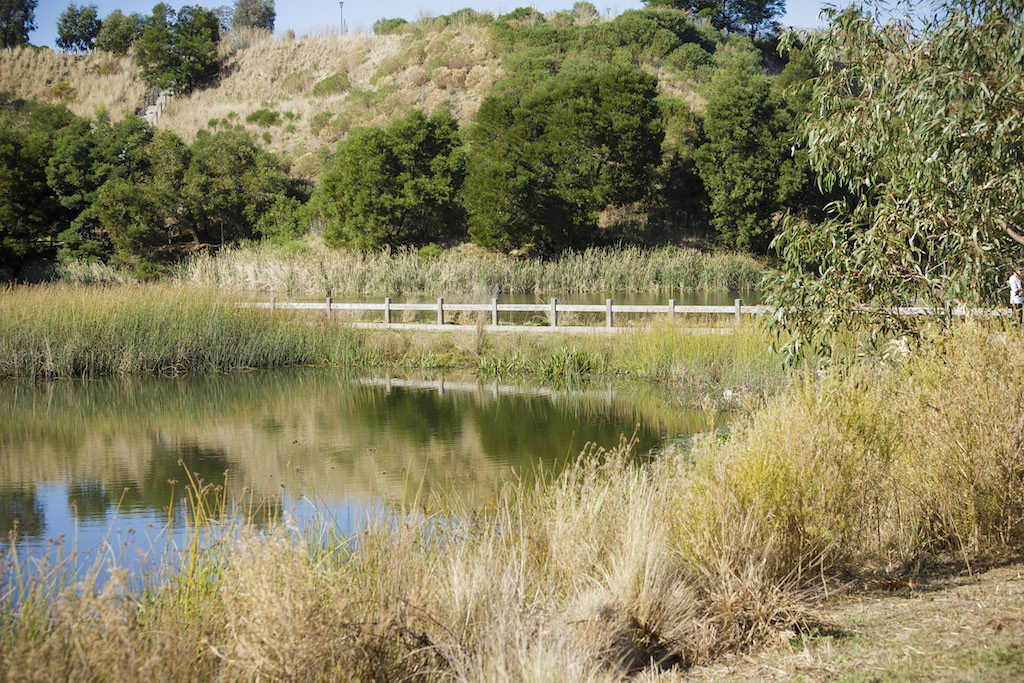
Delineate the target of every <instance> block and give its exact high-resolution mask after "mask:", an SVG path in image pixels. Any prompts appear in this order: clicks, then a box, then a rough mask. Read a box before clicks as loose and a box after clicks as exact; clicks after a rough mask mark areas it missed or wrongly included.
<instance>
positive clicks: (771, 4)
mask: <svg viewBox="0 0 1024 683" xmlns="http://www.w3.org/2000/svg"><path fill="white" fill-rule="evenodd" d="M645 4H646V5H647V6H648V7H674V8H676V9H681V10H685V11H687V12H689V13H690V14H691V15H693V16H697V17H701V18H703V19H707V20H708V21H710V22H711V25H712V26H714V27H715V28H717V29H719V30H722V31H727V32H729V33H736V32H737V31H740V30H743V29H745V30H746V31H747V34H748V35H749V36H750V37H751V38H753V37H755V36H757V35H758V34H761V35H766V34H773V33H777V32H778V29H779V25H778V22H777V21H775V18H776V17H778V16H781V15H782V14H783V13H784V12H785V11H786V1H785V0H645Z"/></svg>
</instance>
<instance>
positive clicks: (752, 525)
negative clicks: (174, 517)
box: [0, 323, 1024, 681]
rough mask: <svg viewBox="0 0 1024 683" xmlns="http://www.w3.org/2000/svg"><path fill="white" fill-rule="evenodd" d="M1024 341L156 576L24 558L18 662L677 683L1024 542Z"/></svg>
mask: <svg viewBox="0 0 1024 683" xmlns="http://www.w3.org/2000/svg"><path fill="white" fill-rule="evenodd" d="M1019 351H1020V340H1019V338H1018V337H1017V336H1016V335H1007V334H1006V333H1004V332H1003V331H1001V330H994V329H989V328H985V327H983V326H981V325H977V324H974V323H968V324H966V325H961V326H956V327H955V328H953V329H952V330H950V331H947V332H945V333H942V334H937V335H936V336H935V337H933V338H932V339H930V340H928V341H927V342H926V343H925V344H924V345H923V346H922V347H921V348H920V349H919V350H917V351H915V352H914V353H912V354H911V355H908V356H906V357H904V358H902V359H899V360H897V361H895V362H888V363H878V362H874V361H864V362H862V363H859V364H855V365H853V366H848V367H846V368H845V369H844V370H842V371H838V370H835V369H833V370H832V371H830V372H829V373H828V374H823V375H816V376H811V375H808V376H806V377H805V379H804V380H803V381H802V382H798V383H795V384H794V385H792V386H791V387H789V388H788V389H787V390H786V391H785V392H783V393H782V394H780V395H779V396H777V397H775V398H773V399H770V400H769V401H768V403H767V404H766V405H765V406H764V407H763V408H762V409H761V410H759V411H757V412H755V413H754V414H752V415H751V416H750V417H749V419H747V420H746V421H745V422H744V424H742V425H741V426H740V427H738V428H736V429H734V430H733V431H732V433H731V436H729V437H728V438H724V437H723V436H722V435H721V434H718V435H714V436H709V437H708V438H706V439H702V440H700V441H699V442H698V443H697V444H696V445H695V447H694V449H693V451H692V452H690V453H671V452H670V453H667V454H665V455H664V456H663V457H661V458H660V459H659V460H657V461H656V462H653V463H649V464H646V465H643V464H638V463H637V462H636V461H635V459H633V458H631V457H630V454H629V445H628V444H625V443H624V444H623V445H622V446H621V447H620V448H619V449H616V450H613V451H610V452H605V451H598V450H593V449H591V450H588V451H585V452H584V453H583V454H581V457H580V458H579V460H578V462H577V463H576V465H575V466H573V467H570V468H569V469H568V470H567V471H566V472H565V473H563V474H562V475H561V476H559V477H558V478H557V479H555V480H553V481H541V482H539V483H536V484H534V485H523V484H515V483H511V484H509V485H507V486H506V487H505V489H504V490H503V492H502V494H501V496H500V497H499V498H498V500H497V501H496V502H495V503H494V504H493V505H492V506H490V507H488V508H487V509H485V510H468V509H460V508H457V507H455V508H453V507H451V506H450V502H451V500H450V499H449V500H448V502H449V506H448V507H438V506H437V505H436V504H434V503H432V502H431V501H426V500H412V501H410V505H409V507H408V508H407V511H406V513H405V514H398V515H395V516H390V517H388V518H386V519H380V520H377V521H371V522H369V523H368V524H367V526H366V528H365V530H364V531H363V532H361V533H360V534H358V536H356V537H354V538H347V539H345V538H339V537H338V536H336V535H334V534H333V533H332V532H331V528H330V525H329V523H328V524H322V525H312V526H311V527H310V528H307V529H295V528H294V527H292V526H289V525H287V524H283V523H282V524H279V525H276V526H271V528H270V529H269V530H267V531H263V532H257V531H256V530H254V529H253V528H252V527H250V526H248V525H246V524H244V523H239V522H237V521H228V522H226V523H227V524H231V525H234V526H232V527H230V528H231V531H232V533H231V534H229V535H227V536H223V535H222V536H219V537H218V538H221V539H223V541H222V543H221V544H219V545H218V546H216V551H214V546H202V544H197V545H195V546H190V545H188V544H187V543H186V544H185V547H186V548H192V547H194V548H196V549H197V550H198V551H199V552H192V551H191V550H190V551H189V552H188V553H185V554H184V558H185V559H183V560H181V561H179V562H178V563H177V564H175V565H173V567H172V568H171V569H170V570H169V571H168V572H166V573H165V574H163V575H162V576H158V577H156V579H150V582H149V583H147V584H145V586H144V587H143V588H142V589H141V590H128V589H127V588H126V587H125V586H126V584H125V583H124V581H123V580H122V581H121V582H120V583H119V582H118V581H108V582H107V583H106V584H105V585H104V586H98V585H97V586H92V585H88V584H86V585H85V586H77V587H75V586H70V585H67V584H66V582H65V580H64V579H63V578H62V577H63V575H61V574H59V573H58V574H54V573H53V572H54V571H56V570H55V569H54V568H53V567H52V566H48V565H42V564H40V565H33V566H34V567H36V568H37V569H33V568H32V567H33V566H29V565H28V564H26V563H25V562H24V560H23V559H22V558H16V557H12V556H13V553H11V552H9V554H8V558H7V562H8V565H7V568H8V571H9V574H10V569H11V568H12V567H13V568H14V569H16V570H17V571H15V572H14V574H13V575H14V576H16V577H17V578H16V580H15V583H16V584H17V586H18V587H19V591H20V592H18V591H12V588H11V587H10V586H11V584H10V583H8V584H7V585H6V586H5V590H4V592H3V594H2V595H0V598H2V600H0V607H2V609H0V614H2V615H3V616H2V619H3V620H4V621H3V626H4V628H3V629H2V634H3V635H2V637H0V661H2V662H3V665H4V669H5V671H6V672H7V675H8V677H10V678H13V679H19V678H30V677H48V678H54V677H59V678H65V679H66V678H72V679H81V678H90V679H96V680H108V679H114V678H138V677H140V676H141V675H147V676H159V677H161V678H176V679H178V678H185V677H190V678H194V677H200V678H223V679H241V680H256V679H290V680H291V679H328V680H368V679H374V680H380V679H386V680H397V679H403V680H438V679H442V678H444V679H450V680H456V681H469V680H474V681H475V680H493V681H503V680H508V681H512V680H516V681H518V680H564V679H565V677H566V676H569V677H571V678H572V679H573V680H582V681H611V680H625V679H627V678H631V677H635V676H638V675H640V676H642V677H643V680H678V679H679V677H680V676H681V675H683V672H684V671H685V669H686V667H688V666H691V665H694V664H699V663H705V662H709V661H713V660H714V659H715V658H716V657H719V656H720V655H722V654H723V653H727V652H745V651H749V650H751V649H757V648H765V647H769V648H770V647H775V646H777V645H778V644H779V643H785V642H786V641H787V639H790V638H793V637H794V636H793V634H794V633H795V634H798V635H799V634H801V633H811V632H814V631H813V629H821V628H825V627H827V626H828V625H827V624H825V623H822V622H821V621H820V619H818V618H817V617H816V614H815V610H814V607H813V604H814V602H815V601H816V600H819V599H820V598H821V597H822V594H823V593H826V594H827V592H828V588H829V587H830V586H831V585H834V583H835V582H837V581H838V579H839V578H840V577H842V578H843V580H846V579H848V578H849V576H850V575H851V574H853V575H857V574H861V575H863V574H864V573H865V572H875V571H877V572H883V573H887V574H888V575H889V576H897V577H900V576H908V575H913V573H914V572H915V571H918V570H920V569H921V568H922V567H926V566H928V564H929V563H930V562H935V561H937V560H939V559H942V558H949V557H952V558H953V559H956V560H959V561H960V562H963V563H965V564H967V565H968V566H970V564H971V563H972V562H973V561H974V560H975V559H976V558H978V557H983V556H986V555H989V554H998V553H1006V552H1009V551H1019V550H1020V549H1021V546H1022V543H1024V453H1022V450H1024V449H1022V446H1021V443H1020V434H1021V431H1022V429H1024V425H1022V424H1021V419H1020V418H1016V417H1012V412H1011V413H1008V412H1007V407H1008V406H1017V405H1020V401H1021V400H1022V399H1024V396H1022V393H1024V360H1021V354H1020V353H1019ZM199 500H209V499H204V498H200V497H196V496H191V497H190V498H189V501H190V504H191V505H192V506H193V507H194V508H195V507H199V508H200V509H202V505H203V504H201V503H198V502H197V501H199ZM212 500H214V501H217V500H221V501H222V503H221V504H222V505H223V504H226V501H223V499H218V498H216V496H214V497H213V498H212ZM412 510H418V511H420V512H412ZM424 510H425V511H427V512H426V514H424V512H423V511H424ZM431 511H432V512H431ZM195 518H196V519H200V520H210V521H209V523H210V524H216V523H218V522H217V521H216V519H217V518H216V517H215V516H214V515H207V514H205V513H202V512H200V513H198V514H195ZM228 520H237V518H236V517H231V516H230V515H229V516H228ZM194 524H196V523H194ZM193 528H194V529H196V530H197V531H198V530H201V529H202V525H201V524H200V525H196V526H194V527H193ZM34 571H35V572H41V575H40V576H36V575H34V574H33V572H34ZM113 576H115V578H116V577H119V576H123V573H121V574H118V573H117V571H115V572H114V573H113ZM15 593H16V594H17V595H18V596H19V600H20V601H19V602H17V603H15V602H13V598H12V595H14V594H15Z"/></svg>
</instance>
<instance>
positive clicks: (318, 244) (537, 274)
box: [176, 235, 763, 301]
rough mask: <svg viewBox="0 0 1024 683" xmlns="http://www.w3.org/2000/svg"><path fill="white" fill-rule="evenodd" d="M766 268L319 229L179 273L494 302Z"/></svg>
mask: <svg viewBox="0 0 1024 683" xmlns="http://www.w3.org/2000/svg"><path fill="white" fill-rule="evenodd" d="M762 274H763V267H762V266H761V265H760V264H759V263H758V262H756V261H755V260H753V259H752V258H750V257H748V256H743V255H738V254H705V253H702V252H699V251H697V250H695V249H673V248H668V249H660V250H649V249H647V250H645V249H639V248H634V247H623V248H618V249H587V250H584V251H581V252H567V253H565V254H563V255H562V256H560V257H559V258H557V259H551V260H543V259H539V258H529V259H527V258H514V257H511V256H507V255H503V254H496V253H493V252H488V251H484V250H482V249H480V248H479V247H476V246H474V245H471V244H464V245H461V246H459V247H456V248H454V249H450V250H446V251H443V252H442V253H441V254H440V256H438V257H437V258H436V259H432V260H427V259H422V258H420V256H419V255H418V253H417V252H416V251H411V250H395V251H384V252H372V253H366V254H361V253H352V252H346V251H340V250H337V249H330V248H327V247H325V246H324V245H323V242H322V240H321V239H319V238H317V237H316V236H315V235H311V236H309V238H307V241H306V242H303V243H294V244H290V245H287V246H286V247H277V246H275V245H273V244H271V243H266V242H265V243H262V244H259V245H256V246H248V247H241V248H230V249H225V250H224V251H222V252H220V253H219V254H217V255H201V256H197V257H196V258H194V259H192V260H190V261H189V262H187V263H185V264H183V266H182V267H181V268H180V270H179V272H178V273H177V275H176V279H177V280H179V281H181V282H185V283H189V284H193V285H204V286H214V287H221V288H226V289H236V290H240V291H248V292H271V293H277V294H287V295H294V296H315V297H320V296H326V295H328V294H333V295H334V296H335V297H336V298H337V297H341V296H379V297H385V296H409V295H417V294H429V295H432V296H447V297H470V298H474V299H475V300H477V301H487V300H489V299H490V297H492V296H495V295H496V294H499V293H501V294H532V293H539V292H615V291H621V292H666V293H670V292H677V291H708V290H734V291H744V290H750V289H754V288H756V287H757V285H758V284H759V282H760V280H761V277H762ZM666 298H669V297H666Z"/></svg>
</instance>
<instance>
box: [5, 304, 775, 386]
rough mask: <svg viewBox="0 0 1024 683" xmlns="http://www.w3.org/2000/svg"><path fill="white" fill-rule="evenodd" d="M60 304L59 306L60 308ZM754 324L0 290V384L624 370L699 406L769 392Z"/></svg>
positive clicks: (768, 361)
mask: <svg viewBox="0 0 1024 683" xmlns="http://www.w3.org/2000/svg"><path fill="white" fill-rule="evenodd" d="M57 302H59V303H57ZM768 347H769V344H768V339H767V337H766V336H765V335H764V334H763V333H762V332H760V331H758V330H757V329H756V328H753V327H744V328H742V329H741V330H740V331H738V332H736V333H735V334H729V335H702V334H700V333H699V332H687V330H686V328H685V327H684V326H682V325H681V324H680V325H668V324H663V325H656V326H652V327H647V328H637V329H636V330H635V331H633V332H630V333H625V334H620V335H617V336H616V337H615V338H614V339H611V338H608V337H601V336H588V337H578V336H574V337H572V338H569V339H567V338H566V337H563V336H561V335H543V336H542V337H536V336H535V335H530V334H513V335H504V334H502V335H488V334H486V333H484V332H483V331H482V330H479V329H478V330H476V331H471V332H454V331H453V332H451V333H435V332H420V333H416V332H400V331H390V330H385V331H381V330H360V329H356V328H353V327H350V326H346V325H344V324H335V323H331V322H328V321H326V320H325V319H324V318H323V317H322V316H315V317H314V318H312V319H311V318H310V316H308V315H305V314H303V313H294V312H287V311H281V310H276V311H271V310H262V309H248V308H238V307H236V306H235V305H234V302H233V301H232V300H231V299H229V298H224V297H219V296H217V295H216V293H215V292H212V291H210V290H201V289H190V288H185V287H171V286H168V285H130V286H117V287H98V286H94V287H79V288H74V287H67V286H62V285H46V286H38V287H17V288H7V289H0V377H27V378H31V377H47V378H57V377H94V376H99V375H116V374H122V375H128V374H146V373H154V374H155V373H163V374H178V373H183V372H226V371H230V370H237V369H247V368H271V367H283V366H289V365H336V366H353V367H354V366H368V367H402V368H438V369H440V368H448V369H456V368H458V369H469V370H472V371H474V372H476V373H477V374H479V375H482V376H486V377H500V378H508V377H514V376H537V377H543V378H545V379H547V380H551V381H558V382H565V381H573V380H575V379H578V378H579V377H581V376H583V375H589V374H597V375H601V374H604V375H616V376H624V377H631V378H635V379H644V380H652V381H660V382H666V383H674V384H676V385H677V386H679V388H680V390H681V391H683V392H684V393H686V394H688V395H693V396H694V397H696V400H699V397H700V396H701V395H703V394H707V393H709V392H715V393H721V391H722V389H723V388H729V389H730V390H731V391H735V390H743V391H748V392H751V393H755V394H758V395H760V394H762V393H765V392H770V391H772V390H774V388H776V387H778V386H780V385H781V384H782V383H783V381H784V377H785V373H786V371H785V369H784V367H783V363H782V359H781V358H780V357H778V356H776V355H773V354H771V353H770V352H769V350H768Z"/></svg>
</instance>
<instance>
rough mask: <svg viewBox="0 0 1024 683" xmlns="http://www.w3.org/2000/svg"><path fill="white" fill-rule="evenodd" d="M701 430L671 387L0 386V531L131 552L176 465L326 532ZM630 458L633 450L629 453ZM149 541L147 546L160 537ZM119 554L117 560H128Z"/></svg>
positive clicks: (180, 488)
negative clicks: (324, 524) (315, 518)
mask: <svg viewBox="0 0 1024 683" xmlns="http://www.w3.org/2000/svg"><path fill="white" fill-rule="evenodd" d="M707 428H708V424H707V423H706V420H705V417H704V416H703V415H702V414H701V413H699V412H697V411H694V410H692V409H690V408H689V407H687V406H685V405H682V404H680V403H679V402H678V399H677V398H676V397H674V396H673V395H672V394H671V393H669V392H666V391H663V390H661V391H659V390H657V389H653V388H651V387H635V386H634V387H629V386H623V385H612V384H604V383H597V382H591V383H587V384H585V385H583V386H582V387H579V388H575V389H573V390H556V389H551V388H547V387H542V386H531V385H514V384H506V383H501V382H486V381H478V380H475V379H472V378H459V377H451V376H448V377H440V376H412V377H410V376H400V377H399V376H390V375H381V376H372V377H367V376H354V375H352V374H349V373H346V372H341V371H331V370H323V369H316V370H313V369H294V370H286V371H273V372H253V373H238V374H232V375H220V376H216V375H210V376H200V377H186V378H160V377H150V378H127V379H125V378H110V379H101V380H95V381H71V380H60V381H55V382H45V383H44V382H14V381H5V382H3V383H0V532H2V533H3V534H4V538H7V537H8V535H9V533H10V532H11V531H12V530H14V529H16V531H17V538H18V546H19V548H23V549H25V550H28V551H38V550H40V549H42V548H43V547H45V546H46V545H47V543H52V541H53V540H54V539H60V538H63V539H64V543H73V545H74V548H75V550H76V552H80V553H87V554H88V553H118V552H122V551H119V550H117V548H119V547H124V546H126V545H128V543H127V542H126V539H131V540H132V543H133V544H134V545H138V546H141V547H142V548H143V551H145V548H146V547H147V544H149V546H150V547H151V546H155V545H159V544H160V543H161V542H166V541H167V538H168V537H171V538H173V537H174V535H175V534H176V533H178V532H180V530H181V528H182V525H184V524H185V523H186V520H185V517H184V515H183V514H182V512H183V506H182V504H181V501H182V498H183V497H184V496H185V495H186V490H185V484H186V483H187V480H188V477H189V476H190V475H191V476H192V477H193V478H195V479H197V480H198V479H201V480H202V481H203V482H204V483H208V484H213V485H223V486H224V489H225V491H226V494H227V498H228V499H229V500H231V499H245V498H247V497H248V499H249V500H251V501H259V502H260V503H261V505H262V508H261V509H262V510H263V511H264V512H266V511H270V512H271V513H273V514H275V515H277V516H283V517H287V518H296V519H298V520H299V522H298V523H300V524H301V523H302V520H303V519H307V520H308V518H309V516H310V515H313V514H317V515H327V516H328V518H329V519H330V520H331V524H332V525H336V526H337V528H338V530H339V531H340V532H342V533H346V534H347V533H351V532H353V531H354V530H355V529H356V528H357V527H358V525H359V524H360V523H362V522H365V521H366V519H367V518H369V517H372V516H375V515H379V514H381V513H387V512H388V511H389V510H395V509H400V508H402V507H403V506H411V505H415V504H417V503H418V502H422V501H425V500H427V499H429V498H430V497H431V496H444V497H447V498H449V499H450V498H451V497H453V496H454V497H457V498H458V499H460V501H461V502H463V503H466V504H469V505H474V504H483V503H486V502H487V501H488V500H491V499H493V496H494V495H495V493H496V491H497V490H498V488H499V487H500V486H501V485H502V483H503V482H505V481H507V480H508V479H509V478H510V477H519V478H522V479H527V480H529V479H531V478H533V477H535V476H536V475H537V473H538V472H542V471H543V472H545V473H549V474H550V473H557V472H558V471H559V470H560V469H561V468H563V467H564V466H565V464H566V463H567V462H569V461H570V460H572V459H574V458H576V457H578V456H579V454H580V452H581V451H582V450H584V448H585V447H587V446H588V444H596V445H597V446H600V447H609V448H610V447H614V446H616V445H617V444H618V443H619V441H620V439H621V438H622V437H623V436H625V437H627V438H630V437H632V438H635V439H636V447H635V451H636V452H637V453H639V454H650V453H652V452H657V451H658V450H659V449H661V448H663V447H664V446H665V445H666V444H668V443H670V442H673V441H678V440H685V439H686V438H687V436H688V435H690V434H693V433H695V432H699V431H705V430H706V429H707ZM641 457H642V456H641ZM161 539H162V540H161ZM128 561H129V562H130V561H131V560H130V559H129V560H128Z"/></svg>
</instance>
